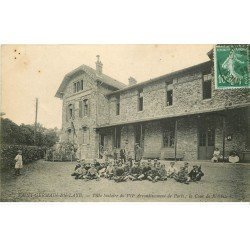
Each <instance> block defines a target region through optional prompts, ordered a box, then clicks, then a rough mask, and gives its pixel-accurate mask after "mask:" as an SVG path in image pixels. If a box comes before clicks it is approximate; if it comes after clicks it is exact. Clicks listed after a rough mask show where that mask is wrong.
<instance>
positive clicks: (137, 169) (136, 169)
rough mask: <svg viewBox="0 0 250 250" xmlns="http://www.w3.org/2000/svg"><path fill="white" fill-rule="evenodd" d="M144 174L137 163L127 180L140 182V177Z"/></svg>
mask: <svg viewBox="0 0 250 250" xmlns="http://www.w3.org/2000/svg"><path fill="white" fill-rule="evenodd" d="M141 174H142V169H141V167H140V164H139V162H135V163H134V165H133V166H132V168H131V169H130V172H129V174H128V175H127V176H126V177H125V180H127V179H129V180H132V181H136V180H138V177H139V176H140V175H141Z"/></svg>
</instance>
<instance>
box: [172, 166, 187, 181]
mask: <svg viewBox="0 0 250 250" xmlns="http://www.w3.org/2000/svg"><path fill="white" fill-rule="evenodd" d="M174 179H175V180H176V181H177V182H180V183H185V184H189V181H190V177H189V176H188V163H187V162H185V163H184V166H181V168H180V171H179V172H178V173H177V175H176V176H175V177H174Z"/></svg>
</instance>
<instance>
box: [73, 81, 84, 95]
mask: <svg viewBox="0 0 250 250" xmlns="http://www.w3.org/2000/svg"><path fill="white" fill-rule="evenodd" d="M81 90H83V80H81V81H78V82H74V93H76V92H79V91H81Z"/></svg>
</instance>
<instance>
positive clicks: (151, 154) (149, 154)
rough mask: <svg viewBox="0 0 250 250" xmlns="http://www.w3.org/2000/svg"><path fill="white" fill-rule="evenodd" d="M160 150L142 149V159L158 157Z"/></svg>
mask: <svg viewBox="0 0 250 250" xmlns="http://www.w3.org/2000/svg"><path fill="white" fill-rule="evenodd" d="M160 157H161V152H160V151H144V153H143V157H142V158H143V159H158V160H159V159H160Z"/></svg>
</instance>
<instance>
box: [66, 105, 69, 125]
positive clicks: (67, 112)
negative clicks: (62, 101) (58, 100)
mask: <svg viewBox="0 0 250 250" xmlns="http://www.w3.org/2000/svg"><path fill="white" fill-rule="evenodd" d="M68 120H69V106H68V105H67V106H66V122H67V121H68Z"/></svg>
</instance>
